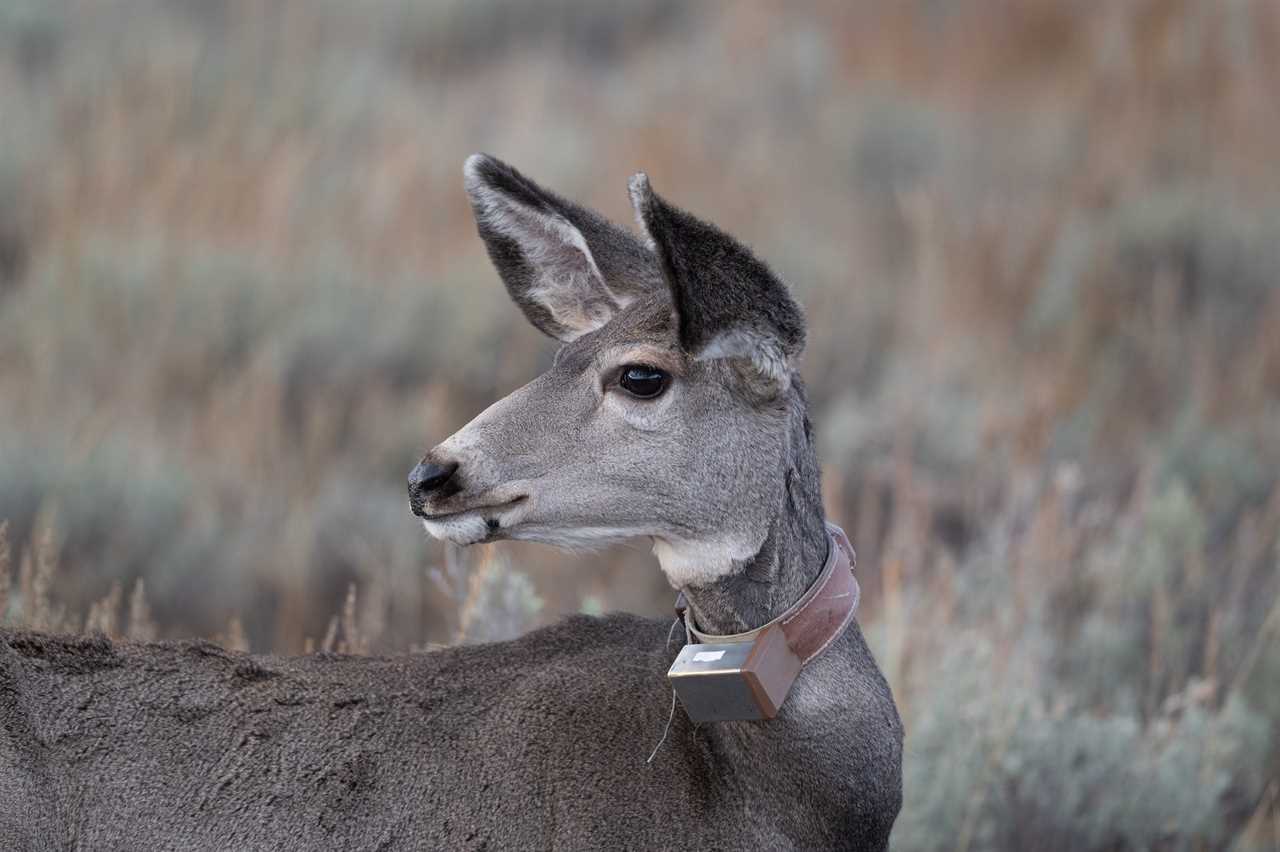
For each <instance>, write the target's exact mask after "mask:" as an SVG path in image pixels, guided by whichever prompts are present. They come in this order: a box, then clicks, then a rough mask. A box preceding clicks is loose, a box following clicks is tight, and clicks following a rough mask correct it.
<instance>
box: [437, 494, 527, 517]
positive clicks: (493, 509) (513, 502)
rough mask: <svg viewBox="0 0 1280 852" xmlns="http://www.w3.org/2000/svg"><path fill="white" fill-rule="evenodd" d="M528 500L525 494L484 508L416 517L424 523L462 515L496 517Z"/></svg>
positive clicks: (478, 507) (475, 507)
mask: <svg viewBox="0 0 1280 852" xmlns="http://www.w3.org/2000/svg"><path fill="white" fill-rule="evenodd" d="M528 499H529V497H528V495H527V494H521V495H519V496H518V497H513V498H511V499H510V500H507V501H506V502H504V503H491V504H489V505H486V506H469V507H468V508H466V509H458V510H457V511H454V512H439V513H431V512H422V513H420V514H419V515H418V517H420V518H422V520H424V521H447V520H449V519H450V518H461V517H463V516H464V515H472V514H477V513H479V514H481V515H486V514H495V515H496V514H497V513H499V512H504V511H506V510H507V509H511V508H514V507H516V506H519V505H520V504H521V503H523V502H524V501H525V500H528ZM495 520H496V518H495Z"/></svg>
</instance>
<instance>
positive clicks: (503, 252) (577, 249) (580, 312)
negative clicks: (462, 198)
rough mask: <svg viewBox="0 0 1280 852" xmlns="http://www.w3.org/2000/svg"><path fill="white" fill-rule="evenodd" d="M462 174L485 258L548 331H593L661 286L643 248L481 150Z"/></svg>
mask: <svg viewBox="0 0 1280 852" xmlns="http://www.w3.org/2000/svg"><path fill="white" fill-rule="evenodd" d="M464 174H465V178H466V189H467V194H468V195H469V196H470V197H471V207H472V209H473V210H474V212H475V217H476V225H477V226H478V228H479V231H480V237H481V238H482V239H483V240H484V242H485V247H486V248H487V249H488V251H489V258H490V259H491V260H492V261H493V265H494V266H495V267H497V270H498V274H499V275H501V276H502V281H503V283H504V284H506V286H507V292H508V293H510V294H511V298H512V299H513V300H514V301H515V303H516V304H517V305H519V306H520V308H521V309H522V310H523V311H524V313H525V316H527V317H528V318H529V321H530V322H531V323H533V324H534V325H535V326H536V327H537V328H538V329H540V330H541V331H543V332H545V333H546V334H549V335H550V336H552V337H554V338H557V339H559V340H563V341H570V340H573V339H575V338H577V337H581V336H582V335H584V334H586V333H587V332H590V331H595V330H596V329H597V328H600V327H601V326H602V325H604V324H605V323H607V322H608V321H609V320H610V319H612V318H613V316H614V314H616V313H617V312H618V311H619V310H621V309H622V308H624V307H626V306H627V304H628V303H630V302H631V301H632V300H633V299H634V298H635V297H636V296H638V295H640V293H641V292H643V291H644V290H646V289H652V288H655V287H657V286H658V285H659V284H660V282H658V281H657V280H656V279H655V276H654V272H653V260H652V255H651V254H650V253H649V251H648V250H647V249H645V247H644V246H643V244H641V243H640V241H639V240H637V239H636V238H635V237H634V236H632V235H631V234H629V233H628V232H626V231H624V230H623V229H621V228H619V227H617V226H616V225H613V224H612V223H610V222H609V221H608V220H606V219H605V218H604V217H603V216H601V215H600V214H598V213H595V212H594V211H591V210H588V209H586V208H583V207H579V206H578V205H576V204H573V203H572V202H569V201H566V200H564V199H563V198H560V197H559V196H557V195H555V194H553V193H551V192H548V191H547V190H545V189H543V188H542V187H540V186H538V185H537V184H536V183H534V182H533V181H531V180H529V179H528V178H526V177H525V176H524V175H522V174H520V173H519V172H518V171H516V170H515V169H513V168H511V167H510V166H508V165H507V164H506V163H503V162H501V161H499V160H497V159H495V158H493V157H490V156H488V155H487V154H473V155H472V156H471V157H468V158H467V162H466V166H465V167H464Z"/></svg>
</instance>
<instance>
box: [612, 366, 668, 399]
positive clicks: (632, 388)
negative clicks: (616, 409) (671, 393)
mask: <svg viewBox="0 0 1280 852" xmlns="http://www.w3.org/2000/svg"><path fill="white" fill-rule="evenodd" d="M669 380H670V377H669V376H668V375H667V374H666V373H664V372H662V371H661V370H659V369H658V368H657V367H650V366H649V365H647V364H628V365H626V366H625V367H623V368H622V375H621V376H619V377H618V384H620V385H622V389H623V390H625V391H626V392H627V393H629V394H631V395H632V396H634V397H638V398H640V399H653V398H654V397H656V396H659V395H660V394H661V393H662V392H663V391H664V390H666V389H667V385H668V384H669Z"/></svg>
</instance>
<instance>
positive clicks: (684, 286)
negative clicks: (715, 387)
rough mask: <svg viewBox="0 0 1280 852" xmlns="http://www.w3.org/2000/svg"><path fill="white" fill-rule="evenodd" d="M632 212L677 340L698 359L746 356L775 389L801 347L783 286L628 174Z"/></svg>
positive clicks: (731, 243)
mask: <svg viewBox="0 0 1280 852" xmlns="http://www.w3.org/2000/svg"><path fill="white" fill-rule="evenodd" d="M630 190H631V203H632V205H633V206H634V207H635V211H636V220H637V221H638V222H639V224H640V227H641V228H643V229H644V231H645V233H646V234H648V236H649V240H650V242H651V243H652V248H653V250H654V252H655V253H656V254H657V256H658V261H659V266H660V268H661V269H662V274H663V277H664V278H665V279H666V283H667V286H668V287H669V288H670V290H671V298H672V301H673V302H674V303H675V310H676V315H677V317H678V320H679V334H680V345H681V347H682V348H683V349H684V350H685V351H686V352H688V353H689V354H690V355H692V356H693V357H694V358H696V359H699V360H705V359H712V358H744V359H749V360H750V362H751V364H752V365H753V366H754V367H755V370H756V371H757V372H758V373H759V375H760V377H761V378H762V379H764V380H765V381H766V382H767V383H769V384H772V385H773V386H774V389H775V390H777V391H782V390H785V389H786V388H787V387H788V385H789V384H790V379H791V368H792V363H793V361H794V359H795V358H796V357H798V356H799V354H800V352H801V351H802V350H803V349H804V336H805V321H804V313H803V312H802V311H801V310H800V306H799V305H797V304H796V302H795V300H794V299H792V298H791V294H790V293H789V292H788V291H787V287H786V285H785V284H783V283H782V282H781V281H779V280H778V278H777V277H776V276H774V274H773V273H772V272H771V271H770V270H769V267H767V266H765V265H764V263H762V262H761V261H760V260H759V259H757V258H756V256H755V255H753V254H752V253H751V250H750V249H748V248H747V247H746V246H744V245H742V244H741V243H740V242H738V241H737V240H735V239H734V238H733V237H731V236H729V235H728V234H726V233H724V232H723V231H721V230H720V229H719V228H717V227H716V226H714V225H712V224H710V223H708V222H703V221H702V220H701V219H698V218H696V217H694V216H692V215H690V214H689V213H686V212H685V211H683V210H681V209H679V208H678V207H674V206H672V205H671V204H668V203H667V202H666V201H664V200H663V199H662V198H661V197H660V196H659V195H658V194H657V193H656V192H654V191H653V189H652V187H650V186H649V178H648V177H647V176H646V175H645V174H643V173H640V174H637V175H635V176H634V177H632V178H631V183H630Z"/></svg>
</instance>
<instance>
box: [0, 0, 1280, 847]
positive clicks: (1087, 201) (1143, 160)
mask: <svg viewBox="0 0 1280 852" xmlns="http://www.w3.org/2000/svg"><path fill="white" fill-rule="evenodd" d="M127 8H128V12H129V13H128V14H125V13H122V12H121V11H120V10H118V9H111V10H108V9H106V8H105V7H101V6H99V5H97V4H92V3H72V2H68V3H37V2H28V3H18V4H10V5H8V6H6V7H5V9H4V10H0V114H3V115H5V116H6V117H11V116H18V117H20V120H7V121H5V122H0V518H5V517H7V518H9V520H10V523H9V525H8V527H7V538H6V535H5V534H4V533H0V620H6V621H7V622H10V623H16V622H23V623H29V624H33V625H37V626H40V627H42V628H44V629H80V628H82V627H83V628H87V629H96V630H102V631H103V632H105V633H108V634H111V635H127V636H133V637H136V638H148V637H153V636H184V635H192V634H199V635H205V636H216V637H219V638H220V639H221V641H224V642H226V643H227V644H229V645H232V646H235V647H249V648H252V649H254V650H275V651H298V650H302V649H304V647H305V648H307V649H315V648H322V649H326V650H345V651H355V652H367V651H373V652H376V651H384V650H389V649H402V648H406V647H414V648H425V647H430V646H433V645H435V644H438V643H442V642H455V641H485V640H488V639H493V638H501V637H503V636H507V635H512V634H513V633H515V632H519V631H520V630H523V629H526V628H527V627H529V626H530V625H533V624H536V623H540V622H542V621H545V620H547V619H551V618H554V617H556V616H557V615H558V614H559V613H562V612H565V611H571V610H575V609H578V608H581V607H586V608H589V609H592V610H598V609H600V608H601V607H603V608H606V609H609V608H625V609H632V610H640V611H647V612H652V613H655V614H656V613H660V612H665V611H666V610H667V607H668V605H669V601H668V600H667V598H668V595H669V591H668V590H667V589H666V587H665V583H664V582H663V581H662V579H661V578H660V576H659V575H658V572H656V571H655V570H654V569H653V567H652V566H651V565H650V564H649V559H648V558H647V556H646V555H644V554H636V553H633V552H631V551H621V552H618V553H611V554H608V555H606V556H603V557H600V558H597V559H595V560H593V561H592V562H589V563H587V562H583V561H581V560H579V561H576V562H575V561H569V560H567V558H566V557H563V556H560V555H558V554H553V553H549V552H548V551H545V550H539V549H535V548H518V547H495V548H486V549H483V550H478V551H468V552H466V553H465V554H460V553H454V552H451V551H445V550H443V549H438V548H436V546H435V545H430V544H428V543H426V542H424V541H423V539H422V536H421V534H420V531H419V530H418V529H417V528H416V527H415V525H414V524H413V523H412V522H411V521H410V519H409V518H408V517H407V514H406V510H405V507H404V498H403V493H402V486H401V483H402V482H403V475H404V472H405V471H406V470H407V469H408V467H409V466H410V464H411V462H412V461H413V460H414V459H415V458H416V457H417V455H418V454H420V452H421V450H422V449H423V447H424V446H425V445H427V444H429V443H431V442H432V441H434V440H436V439H438V438H440V437H442V436H444V435H446V434H448V433H449V432H451V431H452V430H453V429H454V428H456V427H457V426H458V425H460V424H461V423H463V422H465V420H466V419H468V418H469V417H470V416H471V415H473V414H474V413H475V412H477V411H479V410H481V409H482V408H483V407H484V405H486V404H487V403H488V402H490V401H492V400H493V399H495V398H497V397H498V396H500V395H502V394H504V393H506V392H507V391H509V390H510V389H511V388H513V387H515V386H517V385H518V384H519V383H521V382H523V381H525V380H527V379H528V378H529V377H530V376H531V375H532V374H533V373H535V372H536V371H537V370H538V369H539V367H540V365H542V364H544V363H545V362H546V360H547V358H548V350H549V347H548V346H547V345H546V344H545V343H544V342H543V341H541V340H540V339H539V338H538V336H537V334H536V333H535V332H533V331H532V330H531V329H528V328H527V327H525V326H524V325H523V323H522V321H521V320H520V318H519V316H518V315H517V313H516V312H515V311H514V310H513V309H512V308H511V307H510V306H509V305H508V304H507V303H506V301H505V297H504V296H503V294H502V291H501V287H500V286H499V285H498V283H497V280H496V276H495V275H494V274H493V273H492V272H491V271H490V270H489V268H488V266H487V261H486V259H485V257H484V255H483V250H482V248H481V246H480V245H479V243H478V241H477V240H476V239H475V238H474V236H473V226H472V224H471V222H470V219H469V211H468V208H467V205H466V201H465V198H464V197H463V194H462V192H461V185H460V184H461V181H460V178H459V166H460V163H461V162H462V160H463V159H464V158H465V156H466V155H467V154H469V153H471V152H472V151H473V150H476V149H485V150H490V151H492V152H493V153H495V154H498V155H500V156H503V157H505V158H508V159H510V160H512V161H513V162H515V163H517V164H518V165H520V166H521V167H524V168H527V170H528V171H529V172H530V173H532V174H534V175H537V176H539V177H541V178H544V179H545V180H546V181H547V182H548V183H550V184H552V185H554V186H556V187H558V188H560V189H562V190H563V191H564V192H565V193H566V194H569V195H572V196H574V197H577V198H580V199H582V200H584V201H586V202H588V203H591V204H594V205H596V206H598V207H599V208H600V209H602V210H604V211H605V212H606V213H608V214H610V215H611V216H613V217H614V218H615V219H617V220H618V221H622V222H627V221H630V213H629V211H628V210H627V207H626V196H625V192H623V181H624V180H625V177H626V175H628V174H630V172H631V171H633V170H634V169H636V168H641V167H643V168H645V169H646V170H647V171H648V172H649V173H650V174H651V175H652V176H653V178H654V181H655V183H656V184H657V185H658V186H659V188H660V189H663V190H664V191H665V192H666V193H667V194H669V195H670V196H671V197H673V198H675V199H677V200H679V201H681V202H682V203H684V204H686V205H688V206H689V207H690V208H692V209H693V210H695V211H697V212H699V213H702V214H705V215H707V216H708V217H710V218H713V219H715V220H716V221H718V222H720V223H721V224H723V225H724V226H725V227H727V228H728V229H729V230H731V231H733V232H734V233H737V234H740V235H742V236H743V237H744V238H745V239H747V240H748V241H749V242H751V243H752V244H753V245H754V246H755V247H756V248H757V249H759V251H760V252H761V253H762V254H763V255H765V256H767V257H769V258H771V259H773V260H774V261H775V262H776V266H777V267H778V269H779V270H780V271H781V272H782V273H783V274H784V275H785V276H786V277H787V278H788V280H790V281H791V282H793V284H794V285H795V286H796V289H797V290H798V292H799V295H800V298H801V300H802V301H803V302H804V303H805V304H806V306H807V307H808V311H809V317H810V322H811V326H812V330H811V341H812V342H811V345H810V350H809V354H808V355H807V359H808V360H807V363H806V365H805V373H806V375H807V377H808V384H809V387H810V391H811V398H812V400H813V403H814V408H815V416H816V423H817V428H818V433H819V436H820V439H821V441H822V454H823V460H824V464H825V465H826V467H825V481H826V487H827V491H828V508H829V511H830V514H831V515H832V516H833V518H835V519H836V520H838V521H840V522H842V523H843V524H844V525H845V527H846V528H847V529H848V530H849V531H850V533H851V536H852V538H853V541H854V543H855V545H856V546H857V548H858V553H859V571H860V575H861V577H862V580H863V587H864V612H863V616H862V621H863V624H864V626H865V627H866V629H867V632H868V635H869V636H870V638H871V640H872V641H873V643H874V645H875V647H876V651H877V654H878V657H879V659H880V660H881V662H882V664H883V666H884V669H885V671H886V673H887V675H888V676H889V678H890V680H891V682H892V685H893V687H894V690H895V693H896V695H897V697H898V700H899V704H900V706H901V708H902V710H903V713H904V716H905V718H906V720H907V723H908V730H909V738H908V765H907V771H908V788H907V802H906V806H905V809H904V812H903V817H902V820H901V822H900V825H899V827H898V829H897V833H896V835H895V844H896V845H897V846H898V847H899V848H904V849H944V848H954V846H955V844H956V843H957V842H958V841H961V842H962V845H968V846H969V848H975V849H977V848H992V849H996V848H1010V849H1013V848H1033V847H1034V848H1071V849H1140V848H1159V849H1195V848H1232V847H1233V845H1234V848H1239V849H1265V848H1269V847H1271V846H1274V843H1275V838H1276V836H1277V832H1278V831H1280V808H1278V807H1277V790H1278V789H1280V785H1278V784H1277V781H1276V779H1277V778H1278V777H1280V741H1278V740H1280V738H1278V737H1277V736H1276V734H1275V731H1276V730H1277V729H1278V728H1280V698H1277V696H1280V631H1278V629H1277V627H1276V619H1277V617H1278V616H1277V615H1276V612H1277V603H1276V601H1277V599H1278V598H1277V595H1278V594H1280V580H1278V578H1277V575H1278V574H1280V570H1278V569H1280V543H1278V542H1277V531H1278V530H1280V487H1278V486H1280V402H1277V400H1280V286H1278V282H1280V225H1278V224H1277V223H1280V215H1277V212H1278V211H1280V172H1277V170H1276V169H1275V158H1274V152H1275V151H1276V150H1280V106H1277V101H1276V99H1275V97H1274V91H1275V80H1276V79H1280V65H1278V64H1277V59H1276V57H1280V10H1278V7H1277V6H1276V5H1275V4H1273V3H1269V2H1264V0H1242V2H1236V3H1230V4H1218V3H1211V2H1191V0H1138V2H1131V3H1113V4H1106V5H1105V6H1100V7H1090V8H1089V9H1088V10H1086V9H1084V8H1083V7H1080V6H1079V5H1077V4H1071V3H1068V2H1053V0H1018V2H1008V3H1001V4H999V6H998V10H995V11H993V7H992V6H990V5H989V4H910V3H897V4H847V3H837V2H829V3H828V2H823V3H815V4H808V5H806V6H805V7H804V8H803V9H798V8H788V10H787V11H786V12H785V13H784V12H783V11H782V10H781V8H778V9H774V8H771V7H769V6H767V5H758V4H734V5H722V6H704V5H696V6H688V7H681V10H680V11H678V12H677V10H676V8H675V7H674V6H672V4H669V3H666V2H661V0H640V2H636V3H632V4H622V5H616V4H614V5H608V6H607V7H605V6H599V7H597V6H595V5H592V4H583V3H575V2H570V0H555V2H551V3H549V4H547V5H545V6H543V7H540V8H539V9H538V13H537V14H532V15H531V13H529V12H528V11H526V10H525V8H524V7H523V6H522V4H516V3H513V2H510V0H477V2H468V3H466V4H461V3H445V2H431V3H424V4H414V5H405V4H399V3H393V2H385V3H375V4H371V5H368V6H365V7H362V8H361V11H360V12H359V13H356V12H353V11H351V10H350V9H349V8H347V7H346V6H345V5H344V4H338V3H329V2H320V3H311V2H283V3H276V4H270V5H269V6H266V5H263V4H259V3H254V2H248V0H244V2H220V3H206V4H184V3H174V2H162V0H141V2H136V3H132V4H129V5H128V6H127ZM55 516H56V520H55ZM6 560H7V561H6ZM126 597H127V604H126ZM6 599H7V602H6ZM149 604H150V606H149ZM151 607H154V609H151ZM124 609H127V612H124V611H122V610H124ZM307 637H312V638H310V639H308V638H307ZM1187 779H1196V782H1195V783H1189V782H1188V780H1187Z"/></svg>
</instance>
